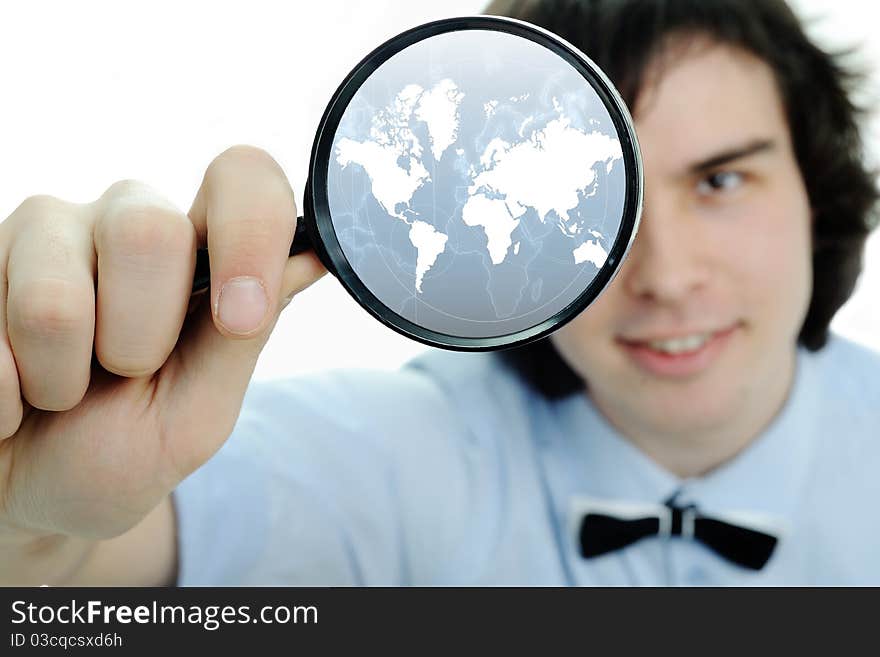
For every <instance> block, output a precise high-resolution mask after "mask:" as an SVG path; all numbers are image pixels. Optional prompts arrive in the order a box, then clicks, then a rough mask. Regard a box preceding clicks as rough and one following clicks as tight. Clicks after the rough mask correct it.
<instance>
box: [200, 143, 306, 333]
mask: <svg viewBox="0 0 880 657" xmlns="http://www.w3.org/2000/svg"><path fill="white" fill-rule="evenodd" d="M189 216H190V219H191V220H192V222H193V225H194V226H195V228H196V232H197V234H198V236H199V237H200V239H202V238H203V239H205V240H206V241H207V245H208V253H209V257H210V260H211V308H212V311H213V315H214V321H215V324H216V326H217V329H218V330H219V331H220V332H221V334H223V335H225V336H227V337H232V338H235V337H244V338H254V337H258V336H260V335H261V334H263V333H264V332H265V330H266V328H267V327H268V324H269V322H270V320H271V316H272V314H273V313H272V312H271V311H273V310H274V309H275V307H276V304H277V302H278V300H279V298H280V296H279V295H280V289H281V279H282V273H283V270H284V266H285V264H286V262H287V258H288V254H289V251H290V243H291V241H292V240H293V230H294V227H295V225H296V205H295V203H294V199H293V192H292V191H291V189H290V185H289V183H288V182H287V178H286V177H285V176H284V172H283V171H282V170H281V167H279V166H278V164H277V163H276V162H275V160H273V159H272V158H271V157H270V156H269V155H268V154H267V153H265V152H264V151H261V150H259V149H257V148H253V147H250V146H235V147H233V148H230V149H229V150H227V151H225V152H224V153H222V154H221V155H219V156H218V157H217V158H216V159H215V160H214V161H213V162H212V163H211V165H210V166H209V167H208V170H207V171H206V173H205V177H204V180H203V181H202V185H201V187H200V189H199V191H198V193H197V194H196V199H195V201H194V202H193V206H192V209H191V210H190V212H189Z"/></svg>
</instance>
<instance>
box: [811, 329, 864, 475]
mask: <svg viewBox="0 0 880 657" xmlns="http://www.w3.org/2000/svg"><path fill="white" fill-rule="evenodd" d="M803 362H804V366H805V372H804V375H805V376H806V377H807V379H808V380H809V381H810V383H811V386H810V388H811V391H810V405H811V407H812V408H810V409H809V413H810V414H811V415H812V417H813V421H814V426H813V427H812V430H813V431H816V432H817V433H818V436H819V444H820V445H821V447H820V449H821V451H822V456H821V457H820V461H824V462H825V466H826V467H828V468H830V469H832V470H833V471H834V472H835V473H837V474H838V475H839V474H840V473H845V472H846V473H852V474H854V473H858V472H863V471H864V470H866V469H868V470H873V469H874V468H880V431H878V427H880V353H878V352H876V351H874V350H872V349H870V348H868V347H866V346H863V345H860V344H858V343H856V342H853V341H851V340H848V339H846V338H843V337H842V336H840V335H834V334H832V336H831V338H830V339H829V341H828V343H827V344H826V346H825V347H824V348H822V349H821V350H819V351H817V352H814V353H810V354H808V355H806V357H805V358H804V361H803ZM817 467H820V468H821V467H823V466H821V465H820V464H817ZM873 479H874V477H873V476H872V477H871V480H873Z"/></svg>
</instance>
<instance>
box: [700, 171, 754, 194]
mask: <svg viewBox="0 0 880 657" xmlns="http://www.w3.org/2000/svg"><path fill="white" fill-rule="evenodd" d="M744 182H745V176H744V175H743V174H742V173H740V172H738V171H713V172H712V173H708V174H706V175H705V176H703V177H702V178H700V179H699V180H698V181H697V193H698V194H700V195H701V196H717V195H719V194H729V193H731V192H734V191H736V190H738V189H739V188H740V187H742V185H743V183H744Z"/></svg>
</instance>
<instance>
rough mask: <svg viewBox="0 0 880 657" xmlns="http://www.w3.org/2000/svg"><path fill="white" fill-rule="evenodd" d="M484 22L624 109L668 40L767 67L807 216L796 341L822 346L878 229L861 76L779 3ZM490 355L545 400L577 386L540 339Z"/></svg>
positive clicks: (588, 1) (547, 9) (552, 5)
mask: <svg viewBox="0 0 880 657" xmlns="http://www.w3.org/2000/svg"><path fill="white" fill-rule="evenodd" d="M486 13H488V14H495V15H506V16H509V17H511V18H518V19H521V20H525V21H528V22H530V23H534V24H536V25H539V26H541V27H543V28H545V29H547V30H550V31H551V32H554V33H556V34H558V35H559V36H561V37H562V38H564V39H566V40H567V41H569V42H570V43H572V44H573V45H575V46H576V47H577V48H579V49H580V50H582V51H583V52H584V53H585V54H586V55H587V56H589V57H590V58H591V59H593V61H595V62H596V64H598V65H599V67H600V68H602V69H603V70H604V71H605V73H606V74H607V75H608V76H609V77H610V78H611V80H612V82H614V84H615V86H617V88H618V90H619V91H620V93H621V96H622V97H623V99H624V100H625V101H626V103H627V104H628V105H629V106H630V107H635V102H636V100H637V97H638V94H639V92H640V91H641V89H642V83H643V81H644V80H643V77H644V76H645V72H646V69H647V67H648V65H649V64H650V63H651V62H652V61H653V59H654V57H655V55H658V54H659V53H660V52H661V51H662V49H663V47H664V45H666V44H667V43H668V42H669V37H672V36H678V35H683V36H691V35H694V36H696V35H705V36H708V37H709V38H710V39H711V40H713V41H717V42H720V43H723V44H726V45H731V46H734V47H738V48H740V49H742V50H745V51H747V52H749V53H751V54H753V55H755V56H757V57H758V58H760V59H761V60H763V61H764V62H765V63H767V64H768V65H769V66H770V68H771V69H772V70H773V71H774V74H775V76H776V80H777V84H778V87H779V90H780V94H781V97H782V101H783V105H784V108H785V112H786V117H787V120H788V126H789V129H790V131H791V137H792V143H793V145H794V150H795V156H796V158H797V162H798V166H799V167H800V171H801V175H802V176H803V180H804V184H805V186H806V190H807V194H808V196H809V201H810V205H811V209H812V213H813V218H814V224H813V240H812V241H813V296H812V299H811V300H810V306H809V309H808V311H807V315H806V318H805V320H804V323H803V326H802V327H801V331H800V335H799V337H798V342H799V343H800V344H802V345H804V346H805V347H806V348H807V349H809V350H811V351H817V350H819V349H821V348H822V347H823V346H824V345H825V343H826V342H827V340H828V327H829V324H830V323H831V319H832V317H833V316H834V314H835V313H836V312H837V310H838V309H839V308H840V307H841V306H842V305H843V304H844V302H845V301H846V300H847V299H848V298H849V297H850V295H851V294H852V291H853V289H854V287H855V283H856V280H857V279H858V277H859V274H860V273H861V270H862V252H863V250H864V244H865V240H866V239H867V236H868V234H869V233H870V231H871V230H872V228H873V227H874V226H875V225H876V223H877V222H876V220H877V214H876V207H875V206H876V202H877V199H878V189H877V186H876V183H875V181H874V175H873V172H871V171H869V170H868V169H867V168H866V166H865V163H864V153H863V146H862V139H861V134H860V131H859V122H860V120H861V118H862V114H863V110H862V109H860V108H859V107H857V106H856V104H855V103H854V101H853V99H852V92H853V90H854V89H855V87H856V85H857V83H859V82H860V81H861V79H862V78H863V75H862V74H860V73H857V72H856V71H854V70H850V69H849V68H847V67H846V66H845V65H844V64H843V62H842V59H843V57H845V56H846V55H847V53H829V52H825V51H824V50H822V49H821V48H819V47H818V46H817V45H816V44H814V43H812V42H811V41H810V39H809V38H808V37H807V36H806V34H805V33H804V30H803V27H802V25H801V23H800V21H799V20H798V18H797V17H796V16H795V15H794V13H793V12H792V10H791V9H790V8H789V7H788V5H786V3H785V2H784V1H783V0H749V1H748V2H743V0H536V1H529V0H525V1H523V0H519V1H517V0H496V1H495V2H492V3H491V4H490V5H489V7H488V8H487V10H486ZM587 312H589V311H587ZM499 356H500V357H501V358H502V360H503V361H505V362H506V363H507V364H508V365H510V366H512V367H513V369H514V370H515V371H516V372H517V373H519V374H520V375H521V376H523V377H524V378H525V379H526V380H527V381H528V382H529V383H531V384H532V385H533V386H534V387H535V388H537V389H538V390H539V391H540V392H542V393H543V394H544V395H546V396H548V397H551V398H554V397H562V396H565V395H567V394H570V393H572V392H575V391H577V390H581V389H583V388H584V386H585V382H584V381H583V380H582V379H581V378H580V377H579V376H578V375H577V374H576V373H575V372H574V371H573V370H572V369H571V367H569V365H568V364H567V363H566V362H565V360H564V359H563V358H562V357H561V356H560V355H559V353H558V352H557V351H556V349H555V347H554V346H553V344H552V343H551V342H550V340H549V338H545V339H543V340H540V341H538V342H535V343H532V344H530V345H526V346H525V347H520V348H514V349H509V350H506V351H504V352H501V353H500V354H499Z"/></svg>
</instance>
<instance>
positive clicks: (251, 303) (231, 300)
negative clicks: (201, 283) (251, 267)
mask: <svg viewBox="0 0 880 657" xmlns="http://www.w3.org/2000/svg"><path fill="white" fill-rule="evenodd" d="M268 307H269V301H268V298H267V297H266V290H265V289H264V288H263V286H262V284H261V283H260V281H259V279H257V278H254V277H253V276H238V277H236V278H230V279H229V280H228V281H226V283H225V284H224V285H223V287H222V288H221V289H220V297H219V299H218V300H217V319H219V320H220V323H221V324H223V326H224V327H226V329H227V330H228V331H229V332H230V333H235V334H237V335H245V334H247V333H251V332H252V331H254V330H255V329H256V328H258V327H259V326H260V324H262V322H263V317H265V316H266V310H267V309H268Z"/></svg>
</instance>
